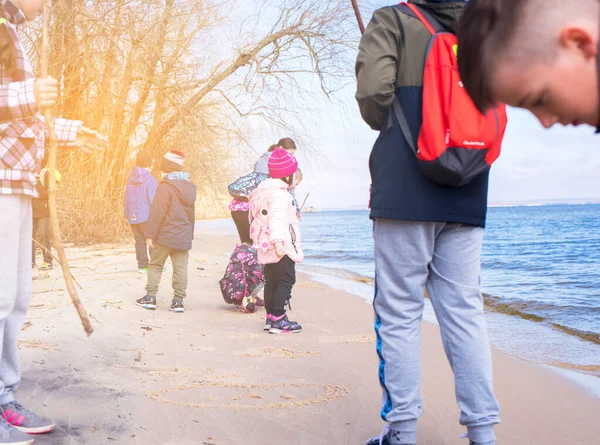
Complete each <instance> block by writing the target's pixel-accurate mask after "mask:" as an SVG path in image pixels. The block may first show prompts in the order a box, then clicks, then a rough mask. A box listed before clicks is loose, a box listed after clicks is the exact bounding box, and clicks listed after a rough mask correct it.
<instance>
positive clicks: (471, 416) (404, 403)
mask: <svg viewBox="0 0 600 445" xmlns="http://www.w3.org/2000/svg"><path fill="white" fill-rule="evenodd" d="M374 238H375V269H376V280H375V281H376V283H375V285H376V290H375V299H374V302H373V306H374V309H375V330H376V333H377V352H378V354H379V359H380V366H379V378H380V383H381V386H382V388H383V409H382V412H381V416H382V418H383V419H384V420H385V421H386V422H388V423H389V424H390V426H391V428H392V429H393V430H395V431H399V432H402V433H404V435H403V436H404V437H403V439H402V440H403V441H404V440H405V441H406V442H405V443H416V430H417V419H418V418H419V417H420V416H421V415H422V414H423V406H422V401H421V397H420V378H421V321H422V318H423V307H424V298H425V297H424V290H425V288H427V291H428V293H429V296H430V298H431V303H432V305H433V308H434V310H435V313H436V316H437V319H438V321H439V323H440V329H441V335H442V342H443V345H444V350H445V352H446V356H447V357H448V360H449V362H450V366H451V367H452V370H453V372H454V378H455V386H456V400H457V402H458V406H459V407H460V410H461V416H460V423H461V424H462V425H465V426H466V427H467V429H468V433H469V438H470V439H471V440H472V441H474V442H476V443H486V442H492V443H493V441H494V440H495V435H494V429H493V425H494V424H497V423H499V422H500V420H499V418H498V415H499V405H498V402H497V400H496V397H495V396H494V391H493V377H492V358H491V351H490V345H489V340H488V334H487V325H486V322H485V318H484V313H483V298H482V295H481V292H480V287H479V272H480V255H481V247H482V243H483V229H482V228H479V227H470V226H464V225H460V224H445V223H429V222H412V221H392V220H377V221H376V222H375V225H374Z"/></svg>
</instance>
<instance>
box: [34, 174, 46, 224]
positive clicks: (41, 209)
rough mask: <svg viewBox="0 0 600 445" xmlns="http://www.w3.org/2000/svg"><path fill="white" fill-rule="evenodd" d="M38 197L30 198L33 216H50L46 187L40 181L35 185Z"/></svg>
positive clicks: (36, 217) (35, 217)
mask: <svg viewBox="0 0 600 445" xmlns="http://www.w3.org/2000/svg"><path fill="white" fill-rule="evenodd" d="M35 189H36V190H37V193H38V197H37V198H33V199H32V200H31V207H32V210H33V218H34V219H38V218H50V207H49V205H48V189H46V187H43V186H42V184H40V181H38V182H37V184H36V185H35Z"/></svg>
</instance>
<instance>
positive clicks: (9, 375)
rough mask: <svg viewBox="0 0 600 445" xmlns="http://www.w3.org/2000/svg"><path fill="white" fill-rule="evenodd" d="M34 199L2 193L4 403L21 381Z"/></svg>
mask: <svg viewBox="0 0 600 445" xmlns="http://www.w3.org/2000/svg"><path fill="white" fill-rule="evenodd" d="M32 230H33V229H32V214H31V198H29V197H27V196H22V195H0V404H5V403H8V402H10V401H12V400H14V396H13V392H14V391H15V390H16V389H17V387H18V386H19V382H20V381H21V367H20V366H19V350H18V348H17V337H18V335H19V333H20V332H21V326H22V325H23V322H24V321H25V315H27V308H28V307H29V300H30V298H31V280H32V276H31V235H32Z"/></svg>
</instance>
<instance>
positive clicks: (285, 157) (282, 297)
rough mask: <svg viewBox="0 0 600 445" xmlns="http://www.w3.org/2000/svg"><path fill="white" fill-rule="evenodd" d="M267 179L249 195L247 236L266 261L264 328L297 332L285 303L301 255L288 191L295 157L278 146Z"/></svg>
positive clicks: (271, 158)
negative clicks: (248, 232)
mask: <svg viewBox="0 0 600 445" xmlns="http://www.w3.org/2000/svg"><path fill="white" fill-rule="evenodd" d="M268 168H269V175H270V176H271V178H270V179H267V180H265V181H263V182H262V183H261V184H260V185H259V186H258V187H257V188H256V190H254V192H252V195H251V197H250V220H251V222H250V237H251V238H252V241H253V242H254V246H255V247H256V249H257V250H258V261H259V262H260V263H262V264H264V265H265V309H266V310H267V317H266V323H265V327H264V330H265V331H269V332H270V333H271V334H283V333H299V332H301V331H302V326H301V325H300V324H299V323H297V322H295V321H290V320H289V318H288V316H287V314H286V309H285V306H286V304H287V302H288V301H289V299H290V298H291V294H292V287H293V286H294V284H295V283H296V263H300V262H302V261H303V259H304V254H303V252H302V247H301V238H300V227H299V224H298V217H297V215H296V206H295V201H294V198H293V197H292V195H291V193H290V192H289V189H290V187H291V186H292V184H293V181H294V175H295V173H296V171H297V170H298V161H297V160H296V158H295V157H294V156H292V155H290V154H289V153H288V152H286V151H285V150H284V149H283V148H281V147H277V148H275V149H274V150H273V152H272V153H271V156H270V157H269V161H268Z"/></svg>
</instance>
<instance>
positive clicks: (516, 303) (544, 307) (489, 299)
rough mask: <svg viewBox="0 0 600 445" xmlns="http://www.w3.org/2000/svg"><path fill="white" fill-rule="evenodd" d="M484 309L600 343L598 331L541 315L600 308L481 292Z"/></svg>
mask: <svg viewBox="0 0 600 445" xmlns="http://www.w3.org/2000/svg"><path fill="white" fill-rule="evenodd" d="M483 297H484V303H485V307H486V309H488V310H489V311H491V312H497V313H500V314H505V315H513V316H517V317H521V318H523V319H525V320H529V321H534V322H537V323H547V324H548V325H550V326H552V327H553V328H555V329H558V330H560V331H562V332H565V333H566V334H569V335H573V336H575V337H579V338H581V339H582V340H585V341H589V342H592V343H595V344H597V345H600V333H598V332H591V331H585V330H582V329H576V328H572V327H569V326H564V325H562V324H560V323H555V322H552V321H551V320H550V319H549V317H547V316H544V315H541V314H542V313H553V312H557V311H559V310H565V309H569V308H571V309H585V310H586V311H598V310H600V308H596V307H593V308H581V307H575V306H556V305H552V304H547V303H536V302H532V301H524V300H509V301H507V300H505V299H503V298H500V297H496V296H493V295H489V294H483Z"/></svg>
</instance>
